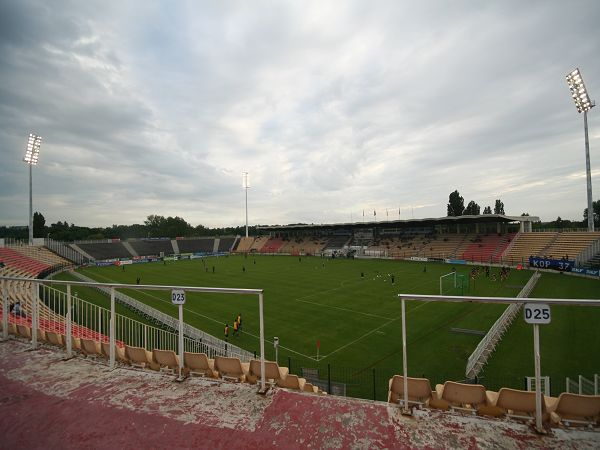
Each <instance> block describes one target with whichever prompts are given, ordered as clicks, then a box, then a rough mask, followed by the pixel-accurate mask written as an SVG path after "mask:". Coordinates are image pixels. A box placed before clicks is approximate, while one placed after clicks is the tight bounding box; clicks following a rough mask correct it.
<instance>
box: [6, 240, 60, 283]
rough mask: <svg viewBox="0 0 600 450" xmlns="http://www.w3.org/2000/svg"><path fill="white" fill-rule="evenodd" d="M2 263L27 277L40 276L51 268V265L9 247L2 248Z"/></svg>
mask: <svg viewBox="0 0 600 450" xmlns="http://www.w3.org/2000/svg"><path fill="white" fill-rule="evenodd" d="M0 261H2V262H3V263H4V264H5V265H6V266H7V267H12V268H15V269H19V270H20V271H21V272H23V273H25V274H27V276H34V277H36V276H38V275H39V274H40V273H42V272H44V271H46V270H48V269H50V268H51V266H50V265H49V264H46V263H43V262H40V261H37V260H35V259H33V258H30V257H29V256H25V255H23V254H21V253H20V252H18V251H16V250H14V249H13V248H9V247H0Z"/></svg>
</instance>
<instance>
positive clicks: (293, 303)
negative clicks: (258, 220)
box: [80, 255, 600, 399]
mask: <svg viewBox="0 0 600 450" xmlns="http://www.w3.org/2000/svg"><path fill="white" fill-rule="evenodd" d="M213 266H214V268H215V270H214V273H213ZM455 267H456V270H457V272H458V273H461V274H464V275H466V276H467V278H469V277H468V275H469V272H470V270H471V268H472V267H471V266H455ZM244 269H245V270H244ZM451 269H452V266H451V265H448V264H442V263H426V264H425V263H422V262H405V261H389V260H349V259H333V260H331V259H322V258H320V257H305V256H303V257H301V258H299V257H297V256H296V257H291V256H290V257H288V256H260V255H257V256H252V255H248V257H247V258H246V257H244V256H243V255H232V256H229V257H219V258H216V257H211V258H206V259H204V260H200V259H196V260H184V261H177V262H168V263H167V265H163V264H162V263H149V264H139V265H130V266H126V268H125V270H123V269H122V268H119V267H99V268H95V267H94V268H87V269H83V270H82V272H83V273H84V274H86V275H87V276H90V277H92V278H94V279H96V280H98V281H100V282H121V283H131V284H135V283H136V279H137V278H138V277H140V279H141V280H140V282H141V284H163V285H179V286H215V287H239V288H263V289H264V290H265V294H264V295H265V297H264V298H265V308H264V314H265V334H266V337H267V340H268V342H267V344H266V352H267V357H268V358H269V359H274V357H275V354H274V349H273V346H272V338H273V337H274V336H278V337H279V339H280V348H279V363H280V364H281V365H290V366H291V371H292V372H294V373H300V369H301V368H316V369H319V374H320V377H321V379H323V380H328V379H331V380H332V381H333V382H336V381H339V382H342V383H345V384H346V388H347V390H348V394H349V395H357V396H362V397H370V398H378V399H383V398H385V395H386V391H387V379H389V377H390V376H391V375H392V374H394V373H400V372H401V370H402V337H401V319H400V301H399V300H398V298H397V294H399V293H419V294H439V277H440V276H441V275H443V274H446V273H448V272H450V271H451ZM492 273H498V269H496V268H494V269H492ZM531 274H532V272H529V271H517V270H514V269H513V270H512V271H511V273H510V276H509V277H508V279H507V280H506V281H504V282H501V281H499V277H497V279H498V281H491V278H486V277H485V274H484V273H482V274H481V275H480V276H479V277H478V278H477V279H475V280H472V281H471V283H470V292H469V295H476V296H510V297H513V296H516V295H517V293H518V292H519V291H520V289H521V288H522V287H523V286H524V285H525V284H526V282H527V280H528V279H529V277H530V276H531ZM361 275H363V276H361ZM392 276H393V277H394V283H393V284H392ZM81 291H82V292H81V293H80V297H83V298H86V299H87V298H88V297H89V298H90V299H91V300H92V299H93V301H95V302H101V303H102V302H103V303H104V304H106V299H104V298H102V297H101V296H99V295H98V294H92V293H91V291H89V290H81ZM127 293H128V294H129V295H131V296H133V297H135V298H137V299H139V300H140V301H143V302H146V303H148V304H150V305H151V306H153V307H155V308H157V309H159V310H161V311H163V312H166V313H168V314H171V315H173V316H176V315H177V309H176V307H175V306H173V305H171V303H170V299H169V296H168V293H167V292H159V291H146V292H141V291H136V290H130V291H127ZM598 293H600V281H598V280H587V279H580V278H574V277H568V276H560V275H554V274H544V275H543V276H542V278H541V279H540V281H539V283H538V286H537V288H536V289H535V290H534V292H533V295H532V296H536V297H561V298H594V297H596V298H598V297H599V295H598ZM504 309H505V305H483V304H480V305H474V304H468V303H427V302H413V301H411V302H407V340H408V349H407V350H408V367H409V375H411V376H423V375H424V376H426V377H428V378H430V380H431V381H432V383H436V382H442V381H444V380H447V379H454V380H461V379H464V376H465V375H464V374H465V367H466V361H467V358H468V357H469V355H470V354H471V353H472V351H473V350H474V349H475V347H476V346H477V344H478V342H479V341H480V340H481V338H482V336H480V335H477V334H471V333H465V332H457V331H456V329H463V330H471V331H474V332H476V331H481V332H487V330H488V329H489V328H490V326H491V325H492V324H493V323H494V321H495V320H496V319H497V318H498V316H499V315H500V314H501V313H502V311H503V310H504ZM238 313H241V314H242V317H243V333H241V335H240V336H236V337H233V336H231V334H230V337H229V341H230V342H232V343H234V344H235V345H238V346H240V347H242V348H245V349H247V350H250V351H256V352H257V353H258V350H259V344H258V334H259V333H258V302H257V298H256V296H238V295H216V294H192V293H188V295H187V303H186V305H185V306H184V320H185V321H186V322H188V323H190V324H191V325H193V326H196V327H198V328H200V329H202V330H204V331H206V332H208V333H210V334H213V335H214V336H217V337H220V338H222V337H223V328H224V324H225V323H228V324H229V325H230V327H231V325H232V322H233V320H234V318H235V316H237V314H238ZM586 324H587V325H586ZM598 324H600V309H598V308H583V307H579V308H577V307H573V308H553V321H552V324H550V325H547V326H545V327H544V328H542V332H541V335H542V372H543V375H550V376H553V377H557V379H561V380H563V382H564V377H565V376H568V375H570V376H576V375H578V374H583V375H586V376H589V375H591V374H593V373H598V372H600V368H599V367H598V363H597V361H598V358H597V355H598V353H599V350H600V338H599V335H598V333H596V331H595V329H596V327H597V325H598ZM453 330H454V331H453ZM230 333H231V332H230ZM317 342H319V343H320V348H318V349H317ZM317 353H318V358H317ZM593 355H595V357H594V356H593ZM567 356H568V359H567V358H566V357H567ZM483 375H484V376H485V378H484V383H485V384H486V386H487V387H488V388H497V387H500V386H502V385H504V386H513V387H517V388H522V387H523V377H524V376H529V375H533V339H532V331H531V326H530V325H526V324H525V323H524V322H523V320H522V319H521V318H518V319H517V320H516V322H515V324H514V325H513V327H512V328H511V330H510V331H509V333H508V334H507V336H506V337H505V338H504V340H503V342H502V344H501V345H500V346H499V348H498V350H497V351H496V352H495V353H494V355H493V357H492V358H491V360H490V362H489V364H488V366H487V367H486V369H485V372H484V374H483Z"/></svg>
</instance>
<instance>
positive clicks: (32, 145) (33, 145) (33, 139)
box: [23, 133, 42, 245]
mask: <svg viewBox="0 0 600 450" xmlns="http://www.w3.org/2000/svg"><path fill="white" fill-rule="evenodd" d="M41 145H42V137H41V136H38V135H36V134H33V133H29V139H27V150H25V156H24V157H23V161H24V162H26V163H27V164H28V165H29V245H33V187H32V182H31V174H32V170H31V167H32V166H35V165H37V163H38V159H39V157H40V147H41Z"/></svg>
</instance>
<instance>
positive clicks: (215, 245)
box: [213, 238, 221, 253]
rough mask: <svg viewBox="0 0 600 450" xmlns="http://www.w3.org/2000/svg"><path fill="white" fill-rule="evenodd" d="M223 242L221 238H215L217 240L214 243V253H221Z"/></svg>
mask: <svg viewBox="0 0 600 450" xmlns="http://www.w3.org/2000/svg"><path fill="white" fill-rule="evenodd" d="M220 243H221V239H220V238H215V242H214V244H213V253H219V244H220Z"/></svg>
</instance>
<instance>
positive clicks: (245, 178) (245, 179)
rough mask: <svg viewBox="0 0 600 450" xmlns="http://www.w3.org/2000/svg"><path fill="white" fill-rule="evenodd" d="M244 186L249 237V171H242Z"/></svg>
mask: <svg viewBox="0 0 600 450" xmlns="http://www.w3.org/2000/svg"><path fill="white" fill-rule="evenodd" d="M242 187H243V188H244V189H245V191H246V237H248V189H250V183H249V181H248V172H242Z"/></svg>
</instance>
